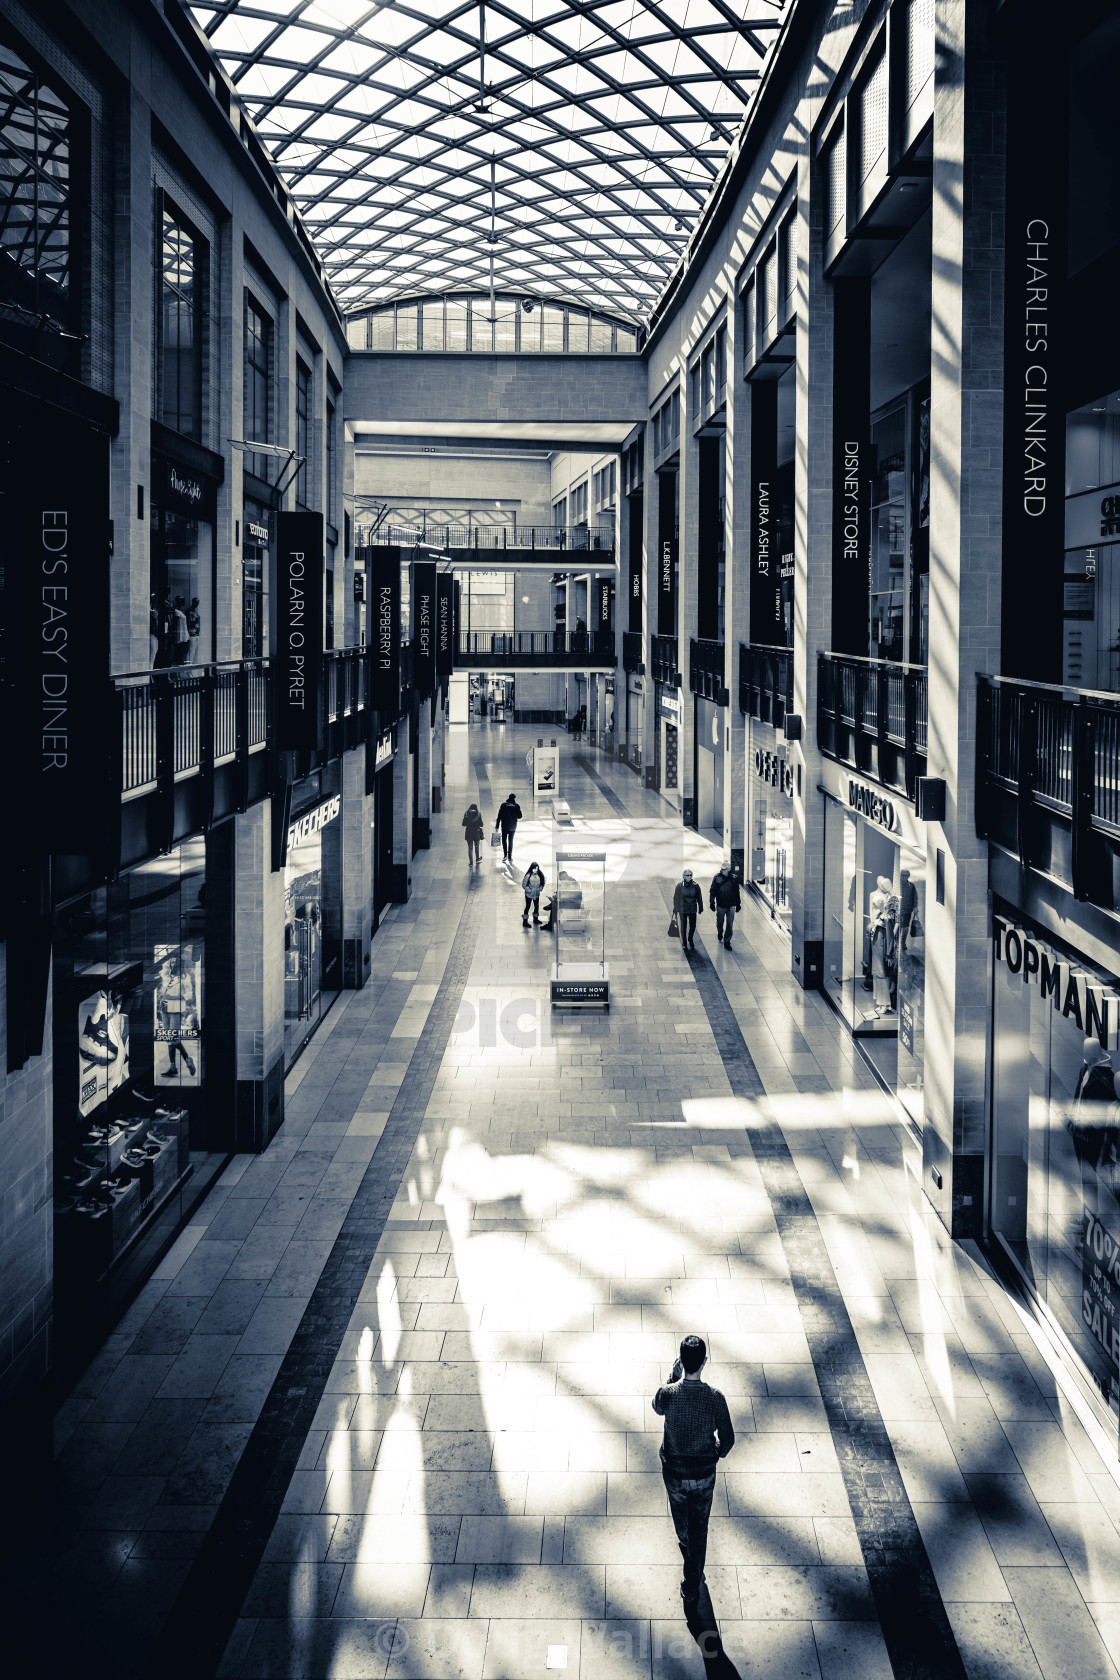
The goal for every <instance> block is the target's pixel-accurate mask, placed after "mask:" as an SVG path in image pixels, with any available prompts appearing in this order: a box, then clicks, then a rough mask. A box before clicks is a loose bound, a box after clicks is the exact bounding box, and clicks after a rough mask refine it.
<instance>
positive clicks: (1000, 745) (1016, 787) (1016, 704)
mask: <svg viewBox="0 0 1120 1680" xmlns="http://www.w3.org/2000/svg"><path fill="white" fill-rule="evenodd" d="M976 782H977V786H976V827H977V832H978V833H979V834H980V836H981V837H982V838H984V839H989V840H995V841H997V842H998V843H999V844H1000V845H1003V846H1006V847H1007V848H1008V849H1009V850H1010V851H1013V852H1015V853H1016V854H1017V856H1018V857H1019V859H1020V861H1021V862H1022V863H1023V864H1025V865H1026V866H1027V867H1028V868H1037V869H1042V870H1045V871H1046V872H1047V873H1048V874H1050V875H1054V876H1056V877H1057V878H1058V879H1060V880H1066V881H1068V882H1069V884H1070V885H1071V886H1072V887H1073V890H1074V894H1075V896H1076V897H1078V898H1079V899H1082V900H1085V901H1088V902H1092V903H1096V904H1101V905H1103V906H1105V907H1106V908H1107V909H1110V910H1114V909H1116V908H1118V907H1120V905H1118V898H1120V892H1118V886H1117V884H1120V695H1117V694H1106V693H1100V692H1097V691H1094V690H1089V689H1068V688H1058V687H1055V686H1053V685H1050V684H1046V683H1025V682H1018V681H1015V680H1012V679H1010V678H1004V677H981V679H980V684H979V693H978V696H977V722H976Z"/></svg>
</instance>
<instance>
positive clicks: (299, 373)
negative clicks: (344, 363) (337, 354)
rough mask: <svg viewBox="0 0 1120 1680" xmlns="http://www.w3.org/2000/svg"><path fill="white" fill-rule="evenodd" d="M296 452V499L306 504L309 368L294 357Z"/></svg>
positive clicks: (308, 452) (308, 450)
mask: <svg viewBox="0 0 1120 1680" xmlns="http://www.w3.org/2000/svg"><path fill="white" fill-rule="evenodd" d="M296 454H297V456H299V457H300V466H299V470H298V471H297V473H296V501H297V503H298V504H299V506H300V507H306V506H307V495H308V483H309V481H310V478H311V369H310V368H309V367H308V366H307V365H306V363H304V362H301V361H300V359H299V357H298V356H297V357H296Z"/></svg>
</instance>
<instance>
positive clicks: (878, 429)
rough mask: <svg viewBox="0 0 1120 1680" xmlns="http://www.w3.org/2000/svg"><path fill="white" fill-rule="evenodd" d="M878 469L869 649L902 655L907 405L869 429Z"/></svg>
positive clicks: (873, 498)
mask: <svg viewBox="0 0 1120 1680" xmlns="http://www.w3.org/2000/svg"><path fill="white" fill-rule="evenodd" d="M871 441H872V444H873V446H874V449H875V451H876V463H877V465H876V474H875V480H874V484H873V488H872V493H871V595H870V613H871V628H870V654H871V657H872V659H894V660H904V659H905V657H906V612H905V606H906V408H905V405H901V406H900V407H898V408H896V409H893V410H892V411H891V412H890V413H889V414H886V415H884V416H883V417H882V418H881V419H879V420H877V421H876V422H875V424H874V426H873V427H872V429H871Z"/></svg>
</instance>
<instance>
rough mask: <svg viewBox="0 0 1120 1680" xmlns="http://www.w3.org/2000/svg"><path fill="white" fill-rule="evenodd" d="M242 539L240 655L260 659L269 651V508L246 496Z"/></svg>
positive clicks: (270, 524)
mask: <svg viewBox="0 0 1120 1680" xmlns="http://www.w3.org/2000/svg"><path fill="white" fill-rule="evenodd" d="M243 525H244V529H243V532H242V541H241V657H242V659H260V658H261V657H262V656H263V655H264V654H266V653H267V652H268V574H269V563H268V553H269V538H270V533H271V530H272V515H271V511H270V510H269V509H268V508H267V507H265V505H264V503H263V502H256V501H253V500H252V499H251V498H249V497H248V496H247V497H246V498H245V518H244V521H243Z"/></svg>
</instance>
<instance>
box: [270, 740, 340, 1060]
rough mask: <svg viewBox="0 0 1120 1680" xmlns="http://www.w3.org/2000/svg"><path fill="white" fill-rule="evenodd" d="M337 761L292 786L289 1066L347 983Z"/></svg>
mask: <svg viewBox="0 0 1120 1680" xmlns="http://www.w3.org/2000/svg"><path fill="white" fill-rule="evenodd" d="M338 775H339V772H338V765H337V763H335V764H331V765H328V766H327V767H326V768H325V769H323V770H320V771H318V772H317V773H316V774H315V775H313V776H308V777H307V778H306V779H305V780H304V781H302V782H297V783H296V785H295V787H294V788H293V789H292V807H291V809H292V814H291V820H290V822H289V824H288V850H287V858H286V861H285V865H284V1062H285V1065H286V1066H287V1067H290V1066H291V1065H292V1063H293V1062H294V1060H295V1058H296V1057H297V1056H298V1055H299V1053H300V1051H301V1050H302V1049H303V1047H304V1045H305V1044H306V1043H307V1041H308V1039H309V1038H310V1037H311V1035H312V1033H313V1032H314V1031H315V1028H316V1027H317V1026H318V1025H319V1022H320V1021H321V1020H322V1018H323V1016H324V1015H325V1014H326V1012H327V1010H328V1009H329V1008H330V1006H331V1004H332V1003H333V1002H334V1001H335V999H336V998H337V996H338V994H339V992H340V990H341V988H342V857H341V842H342V824H341V823H340V822H339V821H338V817H339V815H340V813H341V810H342V798H341V795H340V793H339V790H338Z"/></svg>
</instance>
